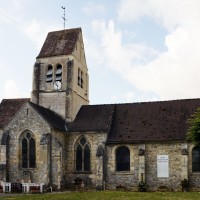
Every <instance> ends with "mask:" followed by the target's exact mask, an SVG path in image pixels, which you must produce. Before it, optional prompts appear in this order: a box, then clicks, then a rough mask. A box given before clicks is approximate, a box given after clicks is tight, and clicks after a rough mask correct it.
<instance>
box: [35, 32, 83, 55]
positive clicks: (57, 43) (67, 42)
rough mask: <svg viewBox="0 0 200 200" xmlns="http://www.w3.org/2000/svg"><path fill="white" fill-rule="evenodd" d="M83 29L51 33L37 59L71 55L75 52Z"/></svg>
mask: <svg viewBox="0 0 200 200" xmlns="http://www.w3.org/2000/svg"><path fill="white" fill-rule="evenodd" d="M80 32H81V28H74V29H65V30H61V31H54V32H50V33H48V35H47V38H46V40H45V42H44V44H43V46H42V49H41V51H40V53H39V55H38V57H37V58H43V57H50V56H59V55H69V54H71V53H72V52H73V50H74V48H75V44H76V42H77V39H78V34H79V33H80Z"/></svg>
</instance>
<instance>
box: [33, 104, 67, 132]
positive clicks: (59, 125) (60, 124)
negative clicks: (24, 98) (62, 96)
mask: <svg viewBox="0 0 200 200" xmlns="http://www.w3.org/2000/svg"><path fill="white" fill-rule="evenodd" d="M30 105H31V106H32V107H33V108H34V109H35V110H36V111H37V112H38V113H39V114H40V115H41V116H42V117H43V118H44V120H46V122H47V123H48V124H49V125H50V126H52V127H54V128H56V129H59V130H62V131H66V123H65V120H64V119H63V118H62V117H60V116H59V115H58V114H56V113H55V112H53V111H51V110H49V109H47V108H44V107H41V106H39V105H37V104H34V103H30Z"/></svg>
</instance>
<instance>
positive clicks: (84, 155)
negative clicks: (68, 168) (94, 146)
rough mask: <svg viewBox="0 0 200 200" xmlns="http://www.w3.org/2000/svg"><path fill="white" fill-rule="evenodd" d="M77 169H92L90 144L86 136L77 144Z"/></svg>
mask: <svg viewBox="0 0 200 200" xmlns="http://www.w3.org/2000/svg"><path fill="white" fill-rule="evenodd" d="M76 171H90V146H89V144H88V142H87V140H86V138H85V137H81V138H80V139H79V141H78V143H77V145H76Z"/></svg>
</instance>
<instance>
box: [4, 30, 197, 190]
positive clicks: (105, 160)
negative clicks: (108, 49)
mask: <svg viewBox="0 0 200 200" xmlns="http://www.w3.org/2000/svg"><path fill="white" fill-rule="evenodd" d="M198 107H200V99H183V100H172V101H155V102H141V103H128V104H105V105H89V75H88V68H87V64H86V57H85V51H84V43H83V35H82V30H81V28H73V29H65V30H61V31H55V32H50V33H48V35H47V37H46V40H45V42H44V44H43V46H42V48H41V51H40V53H39V55H38V56H37V57H36V62H35V64H34V66H33V77H32V92H31V98H30V99H29V98H24V99H3V100H2V102H1V104H0V180H1V181H4V182H31V183H44V184H45V185H47V186H52V187H53V189H54V190H60V189H65V188H73V187H74V184H75V183H76V180H81V182H82V187H84V188H89V189H94V188H96V189H116V188H118V187H123V188H127V189H130V190H137V186H138V184H139V182H140V181H143V182H145V183H146V184H147V185H148V190H149V191H156V190H158V188H160V187H161V186H165V187H166V188H168V189H169V190H173V191H180V189H181V188H180V184H181V181H182V180H184V179H186V180H189V182H190V186H191V189H193V190H199V189H200V147H196V146H194V145H193V144H191V143H188V142H187V141H186V132H187V129H188V124H187V121H188V119H189V118H190V117H191V115H192V114H194V112H195V111H196V109H197V108H198Z"/></svg>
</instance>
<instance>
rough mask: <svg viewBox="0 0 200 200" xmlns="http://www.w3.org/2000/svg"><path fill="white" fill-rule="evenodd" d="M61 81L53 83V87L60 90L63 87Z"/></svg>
mask: <svg viewBox="0 0 200 200" xmlns="http://www.w3.org/2000/svg"><path fill="white" fill-rule="evenodd" d="M61 86H62V84H61V82H60V81H56V82H55V83H54V84H53V87H54V90H56V91H58V90H60V89H61Z"/></svg>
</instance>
